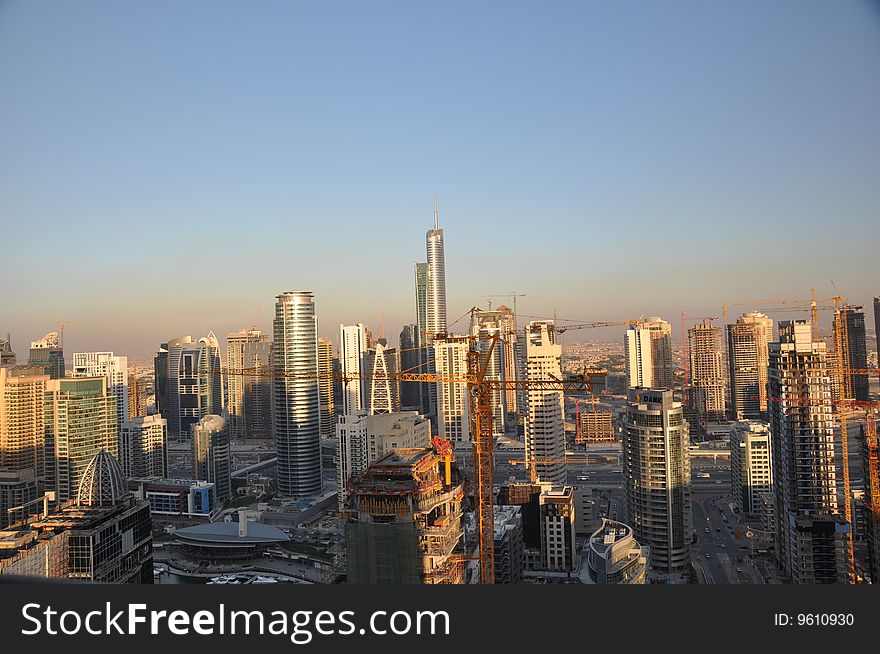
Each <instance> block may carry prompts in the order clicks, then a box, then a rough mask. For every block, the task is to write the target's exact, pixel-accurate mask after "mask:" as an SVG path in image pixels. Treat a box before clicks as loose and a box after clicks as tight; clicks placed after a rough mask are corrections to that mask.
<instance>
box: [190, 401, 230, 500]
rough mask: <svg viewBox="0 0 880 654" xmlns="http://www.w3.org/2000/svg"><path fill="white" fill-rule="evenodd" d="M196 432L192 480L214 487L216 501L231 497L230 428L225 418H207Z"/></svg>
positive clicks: (201, 421)
mask: <svg viewBox="0 0 880 654" xmlns="http://www.w3.org/2000/svg"><path fill="white" fill-rule="evenodd" d="M192 432H193V478H194V479H198V480H201V481H208V482H211V483H212V484H214V488H216V490H217V499H218V500H225V499H227V498H229V497H230V496H231V495H232V458H231V451H230V442H229V425H228V423H227V421H226V419H225V418H223V417H222V416H214V415H208V416H205V417H204V418H202V419H201V420H199V421H198V422H197V423H196V424H195V425H193V428H192Z"/></svg>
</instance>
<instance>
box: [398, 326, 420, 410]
mask: <svg viewBox="0 0 880 654" xmlns="http://www.w3.org/2000/svg"><path fill="white" fill-rule="evenodd" d="M418 329H419V327H418V325H404V326H403V329H402V330H401V331H400V370H401V372H415V373H417V372H419V371H420V368H419V351H418V349H416V343H417V332H418ZM420 386H421V384H419V383H416V382H403V383H401V384H400V406H401V408H403V409H416V410H418V411H421V395H420V394H419V388H420Z"/></svg>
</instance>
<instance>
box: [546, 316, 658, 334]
mask: <svg viewBox="0 0 880 654" xmlns="http://www.w3.org/2000/svg"><path fill="white" fill-rule="evenodd" d="M643 320H644V319H643V318H632V319H630V320H595V321H593V322H580V323H575V324H573V325H557V326H556V331H557V333H559V334H562V333H564V332H567V331H568V330H569V329H593V328H596V327H617V326H618V325H637V324H639V323H640V322H643Z"/></svg>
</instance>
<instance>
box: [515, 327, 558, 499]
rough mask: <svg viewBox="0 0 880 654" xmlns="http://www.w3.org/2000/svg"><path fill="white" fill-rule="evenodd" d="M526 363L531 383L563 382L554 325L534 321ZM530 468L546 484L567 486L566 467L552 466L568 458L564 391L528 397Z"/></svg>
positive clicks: (538, 391)
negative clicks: (539, 381) (542, 381)
mask: <svg viewBox="0 0 880 654" xmlns="http://www.w3.org/2000/svg"><path fill="white" fill-rule="evenodd" d="M523 350H524V352H523V355H524V357H523V361H524V364H525V379H527V380H529V381H537V380H547V379H562V367H561V359H562V346H561V345H559V344H558V343H556V328H555V324H554V323H553V321H545V320H539V321H532V322H530V323H529V324H528V325H527V326H526V328H525V330H524V338H523ZM526 407H527V411H526V414H525V416H524V418H525V438H526V444H525V453H526V465H527V466H529V467H532V466H533V467H534V469H535V473H536V476H537V480H538V481H539V482H542V483H548V484H553V485H562V484H564V483H565V476H566V474H565V472H566V471H565V464H564V463H558V462H548V461H547V460H548V459H556V460H560V459H562V458H563V457H564V456H565V423H564V422H563V415H564V414H563V393H562V391H557V390H549V389H546V388H539V387H531V388H529V390H528V391H527V393H526Z"/></svg>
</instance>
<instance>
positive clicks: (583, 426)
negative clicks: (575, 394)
mask: <svg viewBox="0 0 880 654" xmlns="http://www.w3.org/2000/svg"><path fill="white" fill-rule="evenodd" d="M578 421H579V422H578V429H577V435H576V436H575V439H574V441H575V444H576V445H586V444H587V443H611V442H614V419H613V416H612V414H611V412H610V411H600V410H597V409H591V410H590V411H584V412H583V413H581V414H579V415H578Z"/></svg>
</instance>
